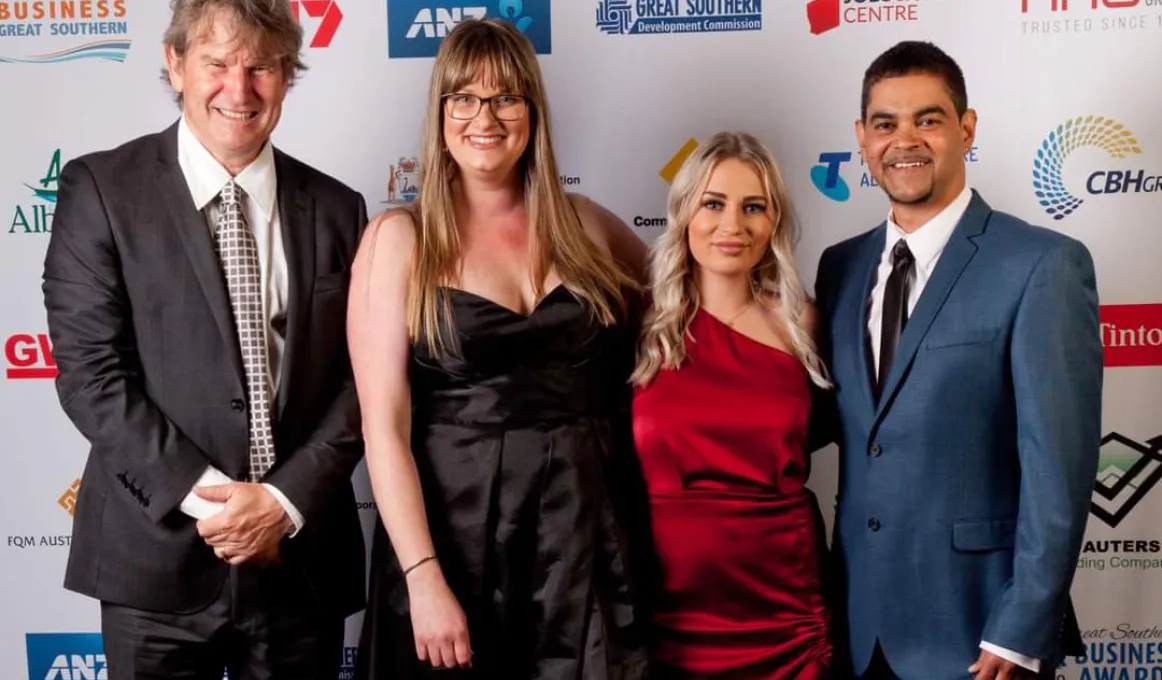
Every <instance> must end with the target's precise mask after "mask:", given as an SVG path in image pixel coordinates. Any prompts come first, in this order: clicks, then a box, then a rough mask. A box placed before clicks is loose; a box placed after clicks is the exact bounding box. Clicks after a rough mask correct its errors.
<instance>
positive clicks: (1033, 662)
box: [980, 641, 1041, 673]
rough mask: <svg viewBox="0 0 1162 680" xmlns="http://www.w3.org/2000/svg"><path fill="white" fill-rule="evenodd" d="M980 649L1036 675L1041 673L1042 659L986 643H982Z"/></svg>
mask: <svg viewBox="0 0 1162 680" xmlns="http://www.w3.org/2000/svg"><path fill="white" fill-rule="evenodd" d="M980 648H981V649H983V650H984V651H986V652H992V653H993V654H996V655H997V656H999V657H1001V658H1002V659H1004V660H1006V661H1012V662H1013V663H1015V664H1017V665H1018V666H1021V667H1022V668H1027V669H1029V670H1031V671H1033V672H1034V673H1039V672H1041V659H1038V658H1036V657H1032V656H1025V655H1024V654H1018V653H1016V652H1014V651H1013V650H1011V649H1005V648H1004V647H998V646H996V645H994V644H992V643H989V642H984V641H982V642H981V643H980Z"/></svg>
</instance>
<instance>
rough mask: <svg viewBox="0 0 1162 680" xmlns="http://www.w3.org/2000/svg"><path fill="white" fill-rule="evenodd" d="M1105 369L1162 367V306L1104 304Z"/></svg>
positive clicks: (1102, 325)
mask: <svg viewBox="0 0 1162 680" xmlns="http://www.w3.org/2000/svg"><path fill="white" fill-rule="evenodd" d="M1101 344H1102V348H1103V352H1104V355H1105V365H1106V366H1162V304H1151V305H1102V307H1101Z"/></svg>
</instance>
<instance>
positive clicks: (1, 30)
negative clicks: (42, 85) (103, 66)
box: [0, 0, 133, 64]
mask: <svg viewBox="0 0 1162 680" xmlns="http://www.w3.org/2000/svg"><path fill="white" fill-rule="evenodd" d="M128 4H129V2H128V0H19V1H17V0H0V64H5V63H8V64H61V63H65V62H71V61H77V60H83V59H100V60H105V61H115V62H123V61H125V58H126V57H127V56H128V55H129V48H130V46H131V45H132V44H133V41H132V40H131V39H130V38H129V8H128Z"/></svg>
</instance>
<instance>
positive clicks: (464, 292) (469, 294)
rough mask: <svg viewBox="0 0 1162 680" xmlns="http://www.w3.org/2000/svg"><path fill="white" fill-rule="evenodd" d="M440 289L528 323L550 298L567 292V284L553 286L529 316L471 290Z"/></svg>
mask: <svg viewBox="0 0 1162 680" xmlns="http://www.w3.org/2000/svg"><path fill="white" fill-rule="evenodd" d="M439 288H440V289H441V290H444V291H447V292H450V293H459V294H460V295H464V296H467V297H469V298H472V299H474V300H477V301H479V302H483V303H484V304H486V305H489V306H492V307H496V308H497V309H500V310H502V311H504V312H507V313H508V314H509V315H511V316H515V317H517V318H519V319H524V320H526V321H527V320H529V319H531V318H533V316H535V315H536V313H537V312H539V311H540V310H541V307H542V306H544V304H545V303H546V302H548V300H549V298H551V297H553V296H554V295H556V294H557V293H558V292H560V291H562V290H567V289H566V288H565V283H564V282H563V281H562V282H561V283H558V284H557V285H555V286H553V289H552V290H550V291H549V292H548V293H546V294H545V295H543V296H542V297H541V299H540V300H538V301H537V304H535V305H533V308H532V309H531V310H529V313H528V314H522V313H520V312H518V311H517V310H515V309H513V308H512V307H509V306H508V305H502V304H500V303H499V302H496V301H495V300H492V299H490V298H486V297H484V296H483V295H480V294H479V293H473V292H472V291H470V290H464V289H463V288H457V287H455V286H439Z"/></svg>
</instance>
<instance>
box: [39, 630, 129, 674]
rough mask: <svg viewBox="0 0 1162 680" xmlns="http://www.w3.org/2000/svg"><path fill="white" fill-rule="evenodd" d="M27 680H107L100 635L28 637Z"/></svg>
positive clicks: (68, 634)
mask: <svg viewBox="0 0 1162 680" xmlns="http://www.w3.org/2000/svg"><path fill="white" fill-rule="evenodd" d="M24 638H25V644H26V645H27V646H28V678H29V680H109V668H108V667H107V666H106V665H105V650H104V648H103V645H102V643H101V635H100V633H28V634H27V635H25V636H24Z"/></svg>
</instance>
